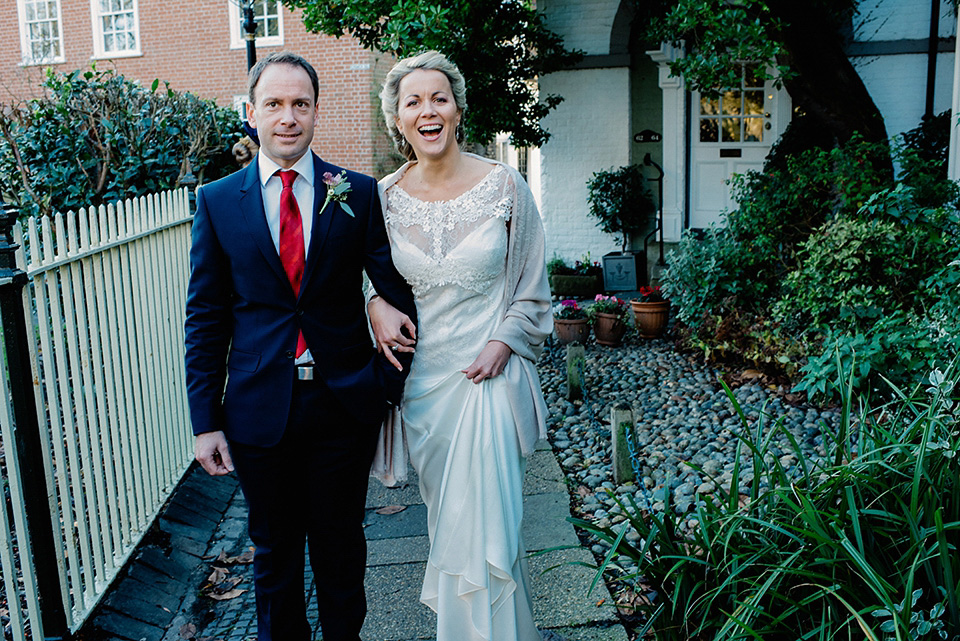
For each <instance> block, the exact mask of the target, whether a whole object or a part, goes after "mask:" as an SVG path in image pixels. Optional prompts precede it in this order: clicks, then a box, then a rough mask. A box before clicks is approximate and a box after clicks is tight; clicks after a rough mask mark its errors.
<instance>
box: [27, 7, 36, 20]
mask: <svg viewBox="0 0 960 641" xmlns="http://www.w3.org/2000/svg"><path fill="white" fill-rule="evenodd" d="M26 9H27V11H26V14H27V22H33V21H34V20H36V19H37V10H36V7H34V5H33V3H30V2H28V3H27V7H26Z"/></svg>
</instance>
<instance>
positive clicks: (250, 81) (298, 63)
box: [247, 51, 320, 105]
mask: <svg viewBox="0 0 960 641" xmlns="http://www.w3.org/2000/svg"><path fill="white" fill-rule="evenodd" d="M270 65H290V66H291V67H300V68H301V69H303V70H304V71H306V72H307V75H308V76H310V84H312V85H313V104H314V105H316V104H317V101H318V100H319V99H320V80H319V79H318V78H317V70H316V69H314V68H313V65H311V64H310V63H309V62H307V60H306V58H304V57H303V56H300V55H297V54H295V53H293V52H292V51H277V52H274V53H271V54H269V55H267V56H264V57H263V58H261V59H260V60H258V61H257V64H255V65H253V68H252V69H251V70H250V73H249V74H248V75H247V95H248V97H249V98H250V102H251V103H252V104H254V105H255V104H257V100H256V97H255V95H254V91H255V89H256V88H257V83H258V82H260V76H261V75H263V70H264V69H266V68H267V67H269V66H270Z"/></svg>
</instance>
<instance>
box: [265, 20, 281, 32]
mask: <svg viewBox="0 0 960 641" xmlns="http://www.w3.org/2000/svg"><path fill="white" fill-rule="evenodd" d="M265 22H266V25H267V29H266V31H267V35H268V36H279V35H280V23H279V22H278V21H277V19H276V18H267V19H266V21H265Z"/></svg>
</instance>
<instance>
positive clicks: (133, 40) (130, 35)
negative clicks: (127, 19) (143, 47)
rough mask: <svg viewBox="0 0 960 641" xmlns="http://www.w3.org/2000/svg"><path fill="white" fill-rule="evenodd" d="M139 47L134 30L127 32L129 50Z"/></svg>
mask: <svg viewBox="0 0 960 641" xmlns="http://www.w3.org/2000/svg"><path fill="white" fill-rule="evenodd" d="M136 48H137V39H136V37H134V35H133V33H132V32H128V33H127V51H135V50H136Z"/></svg>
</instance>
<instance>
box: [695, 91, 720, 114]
mask: <svg viewBox="0 0 960 641" xmlns="http://www.w3.org/2000/svg"><path fill="white" fill-rule="evenodd" d="M700 113H702V114H709V115H717V114H719V113H720V100H719V99H718V98H707V97H704V96H701V97H700Z"/></svg>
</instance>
